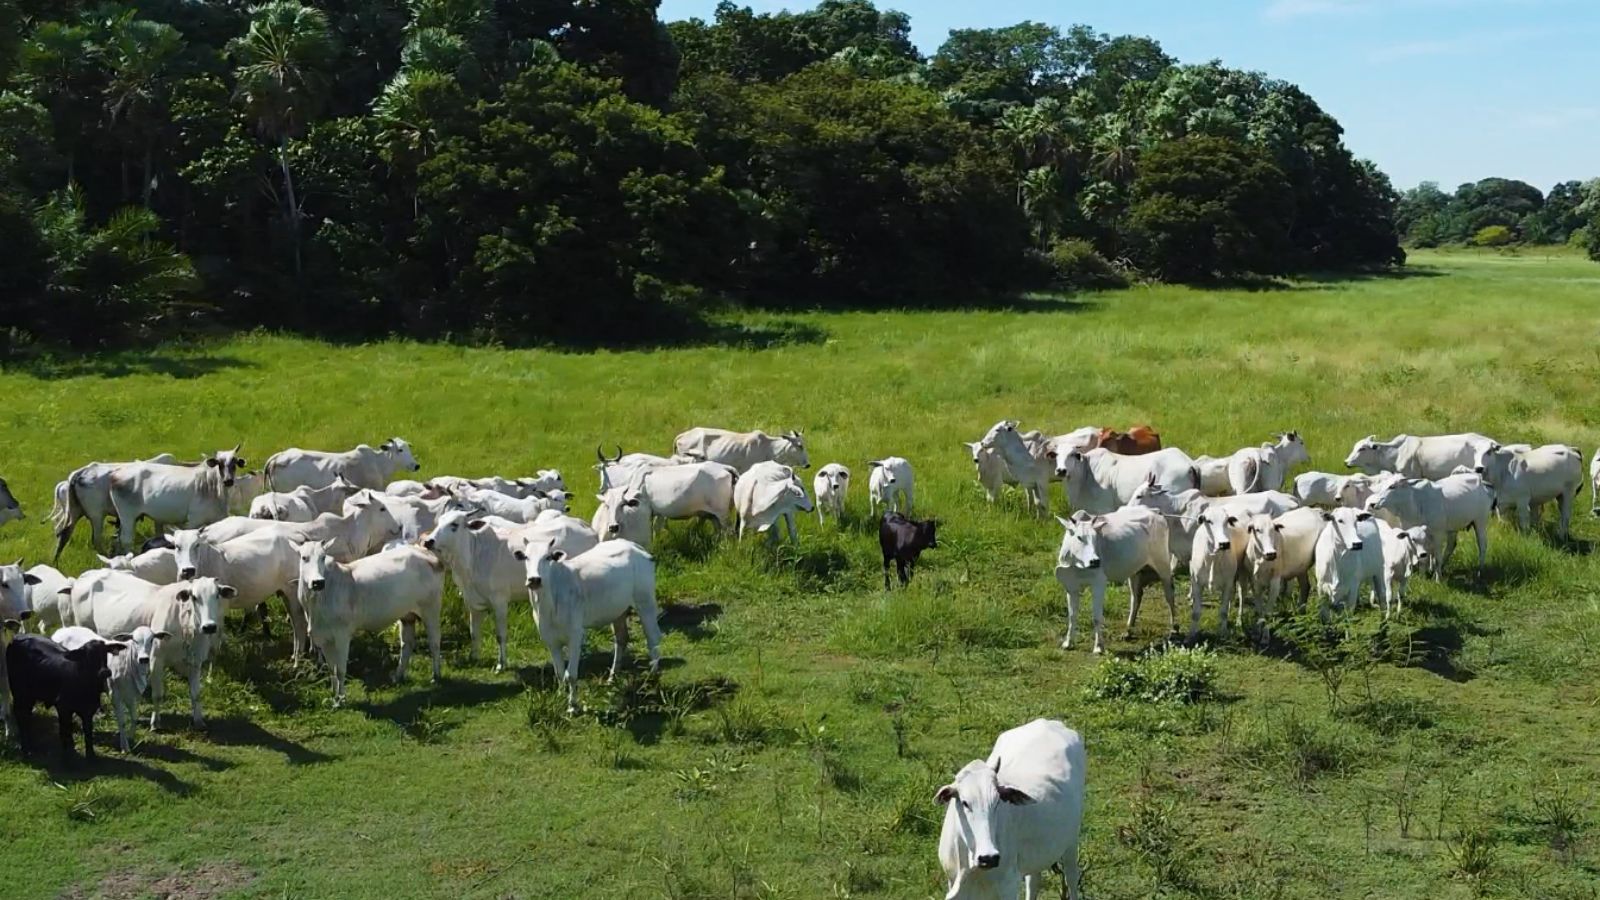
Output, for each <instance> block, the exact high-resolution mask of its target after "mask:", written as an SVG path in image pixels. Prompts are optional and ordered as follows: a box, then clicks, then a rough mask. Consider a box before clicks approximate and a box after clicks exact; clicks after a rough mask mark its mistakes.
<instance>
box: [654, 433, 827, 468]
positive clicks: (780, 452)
mask: <svg viewBox="0 0 1600 900" xmlns="http://www.w3.org/2000/svg"><path fill="white" fill-rule="evenodd" d="M672 446H673V452H674V453H675V454H677V455H678V456H685V457H689V458H690V459H694V460H697V461H699V462H713V463H722V464H723V465H726V466H732V467H733V469H734V471H735V472H737V473H738V474H740V475H743V474H744V473H745V472H746V471H748V470H749V469H750V467H751V466H753V465H755V464H756V463H758V462H777V463H782V464H784V465H786V466H789V467H791V468H795V469H809V468H811V457H810V456H808V455H807V454H806V439H805V435H804V434H802V433H801V432H799V431H786V432H784V433H783V434H781V435H779V436H778V437H772V436H770V435H767V434H765V433H763V432H760V431H748V432H737V431H727V430H725V429H722V428H691V429H689V430H688V431H685V432H684V433H682V434H680V435H678V436H677V438H675V439H674V440H673V442H672Z"/></svg>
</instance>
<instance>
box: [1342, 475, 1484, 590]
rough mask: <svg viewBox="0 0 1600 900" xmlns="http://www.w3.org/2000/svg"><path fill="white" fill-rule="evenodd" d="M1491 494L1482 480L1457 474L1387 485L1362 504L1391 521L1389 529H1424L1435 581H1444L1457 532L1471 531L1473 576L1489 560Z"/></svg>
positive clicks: (1453, 550)
mask: <svg viewBox="0 0 1600 900" xmlns="http://www.w3.org/2000/svg"><path fill="white" fill-rule="evenodd" d="M1493 506H1494V495H1493V494H1492V493H1491V492H1490V491H1489V488H1488V486H1487V485H1485V484H1484V483H1483V479H1481V478H1479V477H1478V476H1477V475H1475V474H1471V473H1461V474H1456V475H1451V476H1449V477H1447V478H1441V479H1439V480H1437V481H1429V480H1427V479H1422V478H1407V479H1404V480H1401V481H1396V482H1394V483H1393V484H1390V485H1388V486H1387V487H1385V488H1384V489H1383V490H1380V491H1378V492H1377V493H1376V494H1373V495H1372V497H1371V498H1370V499H1368V500H1367V506H1366V509H1367V511H1368V512H1372V513H1380V514H1383V515H1384V516H1385V517H1386V518H1387V517H1392V519H1391V521H1390V524H1392V525H1398V526H1399V527H1402V528H1415V527H1416V526H1418V525H1422V526H1426V527H1427V529H1428V538H1429V541H1430V546H1429V547H1428V552H1429V554H1430V555H1431V557H1432V559H1431V563H1432V569H1433V574H1434V577H1435V578H1440V577H1443V575H1444V565H1445V563H1446V562H1447V561H1448V560H1449V559H1450V557H1451V555H1453V554H1454V553H1455V550H1456V533H1457V532H1459V531H1461V530H1462V529H1465V528H1471V529H1472V530H1473V534H1474V535H1475V536H1476V537H1477V539H1478V574H1479V575H1482V574H1483V564H1484V562H1485V561H1486V560H1487V559H1488V556H1489V515H1490V511H1491V509H1492V508H1493Z"/></svg>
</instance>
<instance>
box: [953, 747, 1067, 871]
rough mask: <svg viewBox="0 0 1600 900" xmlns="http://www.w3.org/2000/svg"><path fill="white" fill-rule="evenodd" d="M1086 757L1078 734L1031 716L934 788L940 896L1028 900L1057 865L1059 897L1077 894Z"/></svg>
mask: <svg viewBox="0 0 1600 900" xmlns="http://www.w3.org/2000/svg"><path fill="white" fill-rule="evenodd" d="M1087 776H1088V760H1087V754H1086V753H1085V751H1084V746H1083V738H1082V737H1080V736H1079V735H1078V733H1077V732H1076V731H1073V730H1072V729H1070V728H1068V727H1066V726H1065V725H1063V724H1061V723H1060V722H1056V721H1053V720H1047V719H1035V720H1034V721H1032V722H1029V723H1028V724H1026V725H1023V726H1021V727H1020V728H1013V729H1011V730H1010V731H1007V732H1005V733H1004V734H1001V735H1000V737H999V739H998V740H996V741H995V742H994V749H993V750H991V751H990V752H989V758H988V759H987V760H973V761H972V762H970V763H967V764H966V765H965V766H963V767H962V769H961V771H960V772H957V773H956V778H955V781H953V782H951V783H950V784H947V785H945V786H944V787H942V788H940V789H939V791H938V793H937V794H935V795H934V802H936V803H938V804H939V805H940V806H943V807H944V827H943V829H942V830H941V832H940V834H939V864H940V865H941V866H942V867H943V868H944V874H945V881H946V884H947V886H948V889H949V890H948V893H946V894H945V900H1016V897H1017V892H1018V890H1020V889H1025V890H1026V892H1027V897H1028V900H1034V898H1036V897H1038V896H1039V895H1040V891H1041V890H1042V889H1043V886H1044V878H1045V872H1046V871H1048V870H1049V869H1050V868H1051V867H1059V868H1060V870H1061V878H1062V882H1063V887H1062V896H1063V897H1065V898H1068V900H1078V898H1081V896H1082V895H1081V894H1080V893H1079V890H1078V877H1079V868H1078V830H1079V828H1080V827H1081V825H1082V823H1083V804H1084V785H1085V781H1086V779H1087Z"/></svg>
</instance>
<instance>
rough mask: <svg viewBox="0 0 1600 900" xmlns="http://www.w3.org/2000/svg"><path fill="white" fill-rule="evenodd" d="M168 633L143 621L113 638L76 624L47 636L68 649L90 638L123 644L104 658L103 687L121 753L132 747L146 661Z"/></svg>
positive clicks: (147, 675)
mask: <svg viewBox="0 0 1600 900" xmlns="http://www.w3.org/2000/svg"><path fill="white" fill-rule="evenodd" d="M171 636H172V635H170V634H168V633H166V632H165V631H163V632H160V633H159V634H158V633H157V632H154V631H151V630H150V627H149V626H147V625H140V626H139V627H138V628H135V629H134V630H133V631H132V633H130V634H119V635H117V636H116V637H115V638H103V637H101V636H100V635H98V634H96V633H95V632H93V631H90V630H89V629H87V628H82V627H79V626H77V625H68V626H67V627H65V628H60V629H57V630H56V632H55V633H54V634H52V635H50V640H52V641H55V642H56V643H57V644H60V645H61V646H62V647H64V648H66V649H68V650H76V649H77V648H79V647H82V646H84V645H86V644H88V643H90V642H91V641H100V642H102V643H106V644H121V645H122V646H123V648H124V649H123V652H121V653H114V654H112V655H111V656H109V657H107V658H106V668H108V669H109V670H110V671H111V679H110V680H109V681H108V682H107V683H106V687H107V692H108V693H109V694H110V695H111V711H112V714H113V715H115V716H116V719H117V746H118V747H119V748H121V750H122V752H123V753H127V752H128V751H129V750H131V749H132V748H133V740H132V738H133V727H134V723H135V722H136V721H137V720H138V717H139V697H140V696H141V695H143V694H144V692H145V689H146V688H147V687H149V685H150V661H151V657H152V656H153V654H154V651H155V648H156V643H157V641H158V640H163V639H166V638H169V637H171Z"/></svg>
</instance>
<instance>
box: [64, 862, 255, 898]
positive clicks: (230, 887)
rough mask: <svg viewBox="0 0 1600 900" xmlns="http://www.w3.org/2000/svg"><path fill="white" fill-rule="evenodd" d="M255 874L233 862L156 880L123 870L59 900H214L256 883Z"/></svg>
mask: <svg viewBox="0 0 1600 900" xmlns="http://www.w3.org/2000/svg"><path fill="white" fill-rule="evenodd" d="M255 877H256V876H255V873H254V872H251V871H250V870H249V869H246V868H245V867H244V866H241V865H239V864H238V863H234V862H226V861H223V862H208V863H203V864H201V865H199V866H197V867H195V868H193V869H179V870H178V871H176V872H172V873H169V874H167V875H162V876H156V875H153V874H151V873H150V872H149V871H145V870H139V869H122V870H119V871H115V872H109V873H107V874H106V875H105V877H103V878H101V879H100V883H99V884H97V885H95V887H94V888H93V889H92V890H85V889H84V888H83V887H82V886H81V885H80V886H76V887H73V888H70V889H69V890H67V891H66V892H64V893H63V894H62V895H61V896H62V897H63V898H67V900H139V898H145V897H155V898H157V900H215V898H218V897H221V896H223V895H225V894H227V893H229V892H231V891H234V890H237V889H239V888H242V887H245V886H246V885H248V884H249V883H250V882H252V881H254V880H255Z"/></svg>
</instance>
